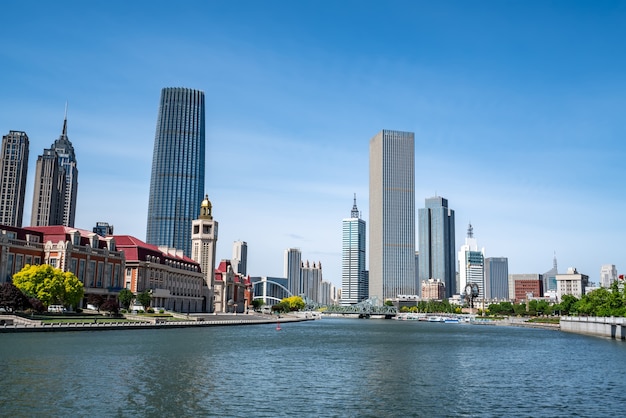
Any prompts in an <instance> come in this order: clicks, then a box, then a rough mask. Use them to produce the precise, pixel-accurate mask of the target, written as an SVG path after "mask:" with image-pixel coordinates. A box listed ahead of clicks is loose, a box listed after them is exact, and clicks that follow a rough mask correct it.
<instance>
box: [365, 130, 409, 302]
mask: <svg viewBox="0 0 626 418" xmlns="http://www.w3.org/2000/svg"><path fill="white" fill-rule="evenodd" d="M414 141H415V138H414V134H413V133H412V132H399V131H389V130H382V131H380V132H379V133H378V134H376V135H375V136H374V137H373V138H372V139H371V140H370V167H369V168H370V170H369V176H370V182H369V193H370V196H369V197H370V199H369V217H370V219H369V229H370V232H369V236H370V239H369V246H370V248H369V297H370V298H373V297H377V298H378V299H380V300H381V301H382V300H385V299H390V298H397V297H398V295H417V294H418V290H417V287H416V282H415V143H414Z"/></svg>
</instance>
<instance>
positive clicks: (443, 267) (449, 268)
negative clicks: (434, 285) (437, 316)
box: [418, 196, 457, 298]
mask: <svg viewBox="0 0 626 418" xmlns="http://www.w3.org/2000/svg"><path fill="white" fill-rule="evenodd" d="M418 222H419V232H418V239H419V254H420V264H419V278H420V281H422V282H423V281H424V280H429V279H439V280H441V281H442V282H443V283H444V285H445V288H446V297H447V298H449V297H451V296H452V295H454V294H456V293H457V289H456V254H455V249H456V245H455V239H454V211H453V210H452V209H450V208H448V199H444V198H443V197H440V196H435V197H431V198H428V199H426V204H425V207H424V208H421V209H419V210H418Z"/></svg>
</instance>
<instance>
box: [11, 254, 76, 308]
mask: <svg viewBox="0 0 626 418" xmlns="http://www.w3.org/2000/svg"><path fill="white" fill-rule="evenodd" d="M13 284H14V285H15V286H16V287H17V288H18V289H19V290H21V291H22V293H24V294H25V295H26V296H28V297H31V298H36V299H39V300H40V301H41V302H42V303H43V304H44V305H45V306H50V305H53V304H60V305H64V306H78V304H79V303H80V300H81V299H82V298H83V296H84V294H85V290H84V287H83V284H82V283H81V281H80V280H78V278H77V277H76V276H75V275H74V274H73V273H71V272H63V271H62V270H61V269H58V268H54V267H52V266H50V265H48V264H42V265H40V266H30V265H26V266H25V267H24V268H23V269H22V270H21V271H20V272H18V273H15V274H14V275H13Z"/></svg>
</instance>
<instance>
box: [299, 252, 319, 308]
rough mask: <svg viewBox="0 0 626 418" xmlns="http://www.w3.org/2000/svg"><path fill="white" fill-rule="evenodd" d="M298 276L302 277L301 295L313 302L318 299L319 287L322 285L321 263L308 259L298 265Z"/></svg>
mask: <svg viewBox="0 0 626 418" xmlns="http://www.w3.org/2000/svg"><path fill="white" fill-rule="evenodd" d="M300 276H301V277H302V292H300V293H299V294H300V295H302V296H303V297H304V298H305V299H307V300H309V301H313V302H319V301H320V288H321V285H322V263H320V262H317V263H315V262H313V263H310V262H309V260H307V261H305V262H303V263H302V264H301V266H300Z"/></svg>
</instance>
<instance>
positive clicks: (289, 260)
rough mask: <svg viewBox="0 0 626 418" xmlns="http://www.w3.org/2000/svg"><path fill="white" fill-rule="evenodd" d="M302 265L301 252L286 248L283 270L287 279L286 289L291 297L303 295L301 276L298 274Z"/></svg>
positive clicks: (297, 249)
mask: <svg viewBox="0 0 626 418" xmlns="http://www.w3.org/2000/svg"><path fill="white" fill-rule="evenodd" d="M301 264H302V252H301V251H300V249H299V248H287V249H286V250H285V268H284V270H283V272H284V276H285V278H287V288H288V289H289V291H290V292H291V294H292V295H300V294H301V293H303V291H304V289H303V288H302V274H301V272H300V270H301Z"/></svg>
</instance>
